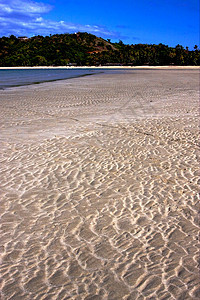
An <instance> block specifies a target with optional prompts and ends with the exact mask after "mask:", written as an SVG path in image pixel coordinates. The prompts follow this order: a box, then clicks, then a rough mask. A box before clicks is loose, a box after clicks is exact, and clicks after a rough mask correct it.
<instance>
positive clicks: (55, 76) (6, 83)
mask: <svg viewBox="0 0 200 300" xmlns="http://www.w3.org/2000/svg"><path fill="white" fill-rule="evenodd" d="M102 72H107V70H106V71H105V70H102V69H98V70H97V69H91V68H90V69H89V68H88V69H78V68H76V69H55V68H54V69H53V68H48V69H2V70H0V89H6V88H10V87H17V86H23V85H29V84H37V83H42V82H50V81H55V80H63V79H69V78H74V77H81V76H87V75H93V74H98V73H102Z"/></svg>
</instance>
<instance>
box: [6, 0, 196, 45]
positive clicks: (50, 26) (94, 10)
mask: <svg viewBox="0 0 200 300" xmlns="http://www.w3.org/2000/svg"><path fill="white" fill-rule="evenodd" d="M77 31H84V32H85V31H86V32H89V33H93V34H95V35H97V36H100V37H103V38H110V39H111V41H113V42H114V41H119V39H120V40H122V41H123V42H124V43H126V44H137V43H148V44H158V43H163V44H167V45H169V46H176V45H177V44H181V45H183V46H184V47H186V46H189V48H190V49H192V48H193V47H194V45H195V44H197V45H199V0H160V1H159V0H140V1H139V0H137V1H136V0H121V1H119V0H101V1H99V0H66V1H64V0H41V1H36V0H34V1H29V0H0V36H9V35H11V34H14V35H16V36H21V35H26V36H29V37H31V36H34V35H38V34H40V35H49V34H54V33H66V32H69V33H73V32H77Z"/></svg>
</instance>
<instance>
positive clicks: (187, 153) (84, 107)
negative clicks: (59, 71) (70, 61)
mask: <svg viewBox="0 0 200 300" xmlns="http://www.w3.org/2000/svg"><path fill="white" fill-rule="evenodd" d="M198 101H199V72H198V70H187V69H185V70H173V71H171V70H152V71H151V70H140V71H136V70H128V71H124V74H100V75H94V76H89V77H84V78H76V79H69V80H66V81H59V82H54V83H43V84H39V85H33V86H27V87H20V88H12V89H8V90H4V91H1V94H0V106H1V108H0V118H1V124H0V132H1V134H0V141H1V148H0V154H1V168H0V178H1V180H0V183H1V201H0V204H1V207H0V214H1V221H0V222H1V238H0V250H1V291H2V292H1V293H2V294H1V298H2V299H6V300H7V299H23V300H24V299H77V300H78V299H85V300H89V299H90V300H92V299H109V300H110V299H112V300H113V299H119V300H121V299H126V300H128V299H129V300H130V299H133V300H135V299H138V300H139V299H140V300H142V299H149V300H150V299H163V300H164V299H193V300H194V299H199V269H198V259H199V246H200V244H199V241H198V232H199V227H198V212H197V211H198V191H199V188H198V183H199V182H198V180H199V160H198V155H199V145H198V117H199V113H198Z"/></svg>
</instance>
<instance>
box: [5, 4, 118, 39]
mask: <svg viewBox="0 0 200 300" xmlns="http://www.w3.org/2000/svg"><path fill="white" fill-rule="evenodd" d="M52 9H53V7H52V6H51V5H48V4H45V3H42V2H35V1H29V0H0V36H3V35H5V36H9V35H11V34H14V35H16V36H18V35H26V36H33V35H49V34H54V33H65V32H69V33H70V32H77V31H87V32H90V33H94V34H98V35H99V36H102V37H103V36H105V37H113V38H115V37H117V36H118V33H116V32H112V31H110V30H108V29H107V28H106V27H104V26H98V25H88V24H87V25H81V24H73V23H68V22H66V21H63V20H61V21H53V20H48V19H45V18H43V15H44V14H45V13H48V12H49V11H50V10H52Z"/></svg>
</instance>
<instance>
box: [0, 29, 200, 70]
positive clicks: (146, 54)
mask: <svg viewBox="0 0 200 300" xmlns="http://www.w3.org/2000/svg"><path fill="white" fill-rule="evenodd" d="M66 65H77V66H83V65H84V66H91V65H200V50H198V47H197V46H196V45H195V46H194V50H193V51H190V50H189V49H188V47H186V49H184V48H183V47H182V46H181V45H177V46H176V47H175V48H173V47H168V46H167V45H163V44H159V45H148V44H136V45H125V44H124V43H123V42H122V41H119V42H118V43H111V41H110V39H108V40H107V41H106V40H104V39H102V38H98V37H96V36H95V35H92V34H88V33H86V32H85V33H80V32H78V33H76V34H55V35H52V36H51V35H50V36H46V37H43V36H35V37H32V38H28V39H20V38H17V37H15V36H14V35H11V36H10V37H5V36H4V37H2V38H0V66H1V67H14V66H66Z"/></svg>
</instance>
